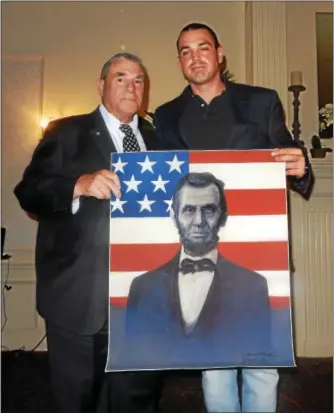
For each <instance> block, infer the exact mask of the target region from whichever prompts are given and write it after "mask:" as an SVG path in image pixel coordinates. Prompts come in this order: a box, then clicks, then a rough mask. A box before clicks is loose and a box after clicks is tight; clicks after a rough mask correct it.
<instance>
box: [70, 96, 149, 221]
mask: <svg viewBox="0 0 334 413" xmlns="http://www.w3.org/2000/svg"><path fill="white" fill-rule="evenodd" d="M99 111H100V113H101V115H102V118H103V120H104V123H105V124H106V127H107V129H108V132H109V135H110V137H111V139H112V141H113V144H114V145H115V148H116V151H117V152H119V153H121V152H123V139H124V136H125V134H124V132H122V131H121V130H120V129H119V127H120V126H121V125H122V123H121V122H120V121H119V120H118V119H117V118H116V117H115V116H114V115H112V114H111V113H110V112H108V110H107V109H106V107H105V106H104V105H103V104H102V103H101V104H100V105H99ZM129 126H130V127H131V129H132V130H133V133H134V134H135V136H136V138H137V141H138V144H139V147H140V150H141V151H146V145H145V142H144V139H143V137H142V136H141V133H140V130H139V128H138V115H134V117H133V119H132V121H131V122H130V123H129ZM79 206H80V197H78V198H75V199H74V200H73V202H72V213H73V214H75V213H76V212H78V210H79Z"/></svg>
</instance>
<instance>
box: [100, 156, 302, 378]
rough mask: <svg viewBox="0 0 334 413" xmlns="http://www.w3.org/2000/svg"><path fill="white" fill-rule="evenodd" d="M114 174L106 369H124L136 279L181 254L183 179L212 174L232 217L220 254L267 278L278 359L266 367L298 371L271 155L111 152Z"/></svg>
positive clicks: (283, 217)
mask: <svg viewBox="0 0 334 413" xmlns="http://www.w3.org/2000/svg"><path fill="white" fill-rule="evenodd" d="M111 170H112V171H114V172H116V173H117V174H118V176H119V177H120V180H121V191H122V197H121V199H115V198H112V199H111V206H110V208H111V209H110V210H111V217H110V277H109V297H110V315H109V322H110V332H109V352H108V353H109V354H108V361H107V371H112V370H123V369H125V368H124V367H123V364H124V363H123V362H122V358H123V357H124V359H125V358H127V357H128V356H129V355H128V354H124V355H122V354H123V353H122V348H124V346H123V344H124V343H123V342H122V340H126V339H125V338H124V336H123V334H122V331H123V325H122V323H124V312H125V311H126V305H127V296H128V293H129V289H130V285H131V282H132V280H133V279H134V278H135V277H137V276H139V275H140V274H143V273H146V272H147V271H150V270H153V269H155V268H157V267H159V266H161V265H162V264H164V263H165V262H167V261H169V260H171V259H172V258H173V257H174V256H175V255H176V254H177V252H178V251H179V250H180V241H179V234H178V232H177V229H176V227H175V225H174V223H173V220H172V219H171V217H170V210H171V201H172V197H173V193H174V190H175V187H176V184H177V182H178V180H179V179H180V178H181V177H183V176H184V175H186V174H187V173H189V172H211V173H212V174H213V175H214V176H215V177H216V178H218V179H220V180H222V181H223V182H224V184H225V195H226V200H227V207H228V219H227V222H226V225H225V227H223V228H221V230H220V232H219V244H218V250H219V252H220V254H221V255H222V256H223V257H225V258H227V259H228V260H230V261H232V262H234V263H236V264H238V265H240V266H242V267H245V268H247V269H249V270H252V271H255V272H257V273H259V274H261V275H262V276H264V277H265V278H266V280H267V284H268V291H269V296H270V297H269V298H270V307H271V312H272V325H273V333H272V335H273V336H272V340H273V343H274V350H275V351H274V353H275V354H274V356H273V357H272V359H271V361H270V363H269V362H268V361H266V362H264V366H267V365H268V366H293V365H294V363H295V362H294V356H293V345H292V333H291V330H292V328H291V311H290V310H291V307H290V272H289V236H288V219H287V189H286V176H285V165H284V163H281V162H276V161H274V160H273V158H272V156H271V151H267V150H259V151H168V152H167V151H166V152H135V153H121V154H113V155H112V161H111ZM111 331H112V333H111ZM138 357H140V354H138ZM231 363H232V365H233V362H231ZM184 367H185V368H192V367H193V366H184ZM217 367H218V366H217ZM171 368H173V366H171Z"/></svg>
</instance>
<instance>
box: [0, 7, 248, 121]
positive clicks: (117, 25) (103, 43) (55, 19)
mask: <svg viewBox="0 0 334 413" xmlns="http://www.w3.org/2000/svg"><path fill="white" fill-rule="evenodd" d="M244 8H245V2H211V3H209V4H204V2H145V3H144V2H143V3H141V2H140V3H139V2H99V3H97V2H96V3H94V2H27V3H25V2H20V3H19V2H12V3H11V2H9V3H8V2H7V3H4V4H3V5H2V9H3V11H2V20H3V27H2V48H3V49H2V53H3V54H5V55H8V54H34V55H42V56H43V57H44V58H45V74H44V102H43V108H44V110H43V112H44V116H46V117H58V116H64V115H68V114H75V113H80V112H85V111H90V110H92V109H93V108H94V107H95V106H96V105H97V103H98V101H99V100H98V95H97V92H96V79H97V77H98V75H99V71H100V69H101V66H102V64H103V63H104V62H105V61H106V60H107V59H108V58H109V57H110V56H111V55H112V54H114V53H116V52H118V51H121V48H122V47H125V50H126V51H129V52H133V53H136V54H138V55H139V56H141V57H142V58H143V60H144V62H145V64H146V66H147V68H148V71H149V74H150V78H151V100H150V105H149V108H150V109H151V110H154V109H155V108H156V106H157V105H159V104H161V103H163V102H164V101H166V100H168V99H171V98H173V97H175V96H176V95H177V94H178V93H180V91H181V90H182V88H183V87H184V81H183V78H182V76H181V74H180V72H179V69H178V66H177V60H176V48H175V42H176V37H177V35H178V32H179V31H180V29H181V28H182V27H183V26H184V25H185V24H187V23H189V22H190V21H196V20H197V21H202V22H207V23H208V24H209V25H211V26H212V27H213V28H214V29H215V30H216V31H217V33H218V35H219V37H220V39H221V41H222V42H223V43H224V45H225V50H226V55H227V58H228V63H229V67H230V69H231V70H232V71H233V72H235V74H236V77H237V79H238V80H239V81H241V82H243V81H245V72H246V70H245V34H244V26H245V25H244V18H245V12H244ZM139 16H141V17H139Z"/></svg>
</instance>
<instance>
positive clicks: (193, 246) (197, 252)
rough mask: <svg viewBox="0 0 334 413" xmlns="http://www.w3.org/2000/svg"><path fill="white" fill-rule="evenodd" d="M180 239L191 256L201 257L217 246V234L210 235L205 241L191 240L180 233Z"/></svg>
mask: <svg viewBox="0 0 334 413" xmlns="http://www.w3.org/2000/svg"><path fill="white" fill-rule="evenodd" d="M180 241H181V243H182V245H183V247H184V250H185V252H186V253H187V254H189V255H191V256H193V257H202V256H203V255H205V254H207V253H208V252H210V251H212V250H214V249H216V248H217V244H218V241H219V237H218V235H217V234H215V235H212V237H211V239H210V240H208V241H206V242H201V243H199V242H193V241H191V240H189V239H188V238H187V237H184V236H183V235H182V234H181V233H180Z"/></svg>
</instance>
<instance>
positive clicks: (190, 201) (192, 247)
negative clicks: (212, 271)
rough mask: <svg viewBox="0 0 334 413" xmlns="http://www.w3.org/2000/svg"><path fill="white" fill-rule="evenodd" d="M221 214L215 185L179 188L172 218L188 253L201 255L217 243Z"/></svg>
mask: <svg viewBox="0 0 334 413" xmlns="http://www.w3.org/2000/svg"><path fill="white" fill-rule="evenodd" d="M220 215H221V207H220V196H219V190H218V188H217V186H216V185H213V184H212V185H209V186H207V187H206V188H194V187H191V186H188V185H185V186H184V187H183V188H182V189H181V191H180V193H179V202H178V210H177V211H176V215H175V222H176V226H177V228H178V230H179V234H180V238H181V242H182V244H183V246H184V248H185V250H186V252H187V253H188V254H190V255H194V256H201V255H204V254H206V253H207V252H209V251H211V250H212V249H214V248H215V247H216V245H217V243H218V231H219V227H218V222H219V218H220Z"/></svg>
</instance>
